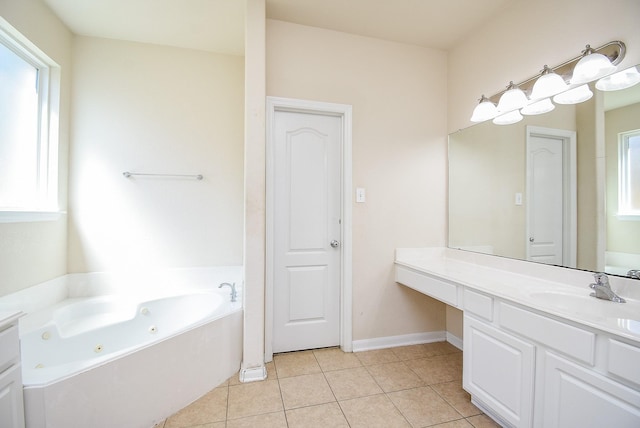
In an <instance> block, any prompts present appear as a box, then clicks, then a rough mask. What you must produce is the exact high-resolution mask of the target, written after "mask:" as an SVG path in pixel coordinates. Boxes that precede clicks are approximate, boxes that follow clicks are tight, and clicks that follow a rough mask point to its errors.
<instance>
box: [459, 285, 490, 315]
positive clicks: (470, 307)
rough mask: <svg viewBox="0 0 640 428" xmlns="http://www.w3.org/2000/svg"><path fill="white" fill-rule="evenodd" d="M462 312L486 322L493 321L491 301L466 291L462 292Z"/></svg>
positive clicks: (481, 295)
mask: <svg viewBox="0 0 640 428" xmlns="http://www.w3.org/2000/svg"><path fill="white" fill-rule="evenodd" d="M463 306H464V310H465V311H468V312H470V313H472V314H474V315H477V316H479V317H481V318H484V319H486V320H488V321H492V320H493V299H492V298H491V297H489V296H486V295H484V294H480V293H476V292H475V291H471V290H468V289H465V290H464V303H463Z"/></svg>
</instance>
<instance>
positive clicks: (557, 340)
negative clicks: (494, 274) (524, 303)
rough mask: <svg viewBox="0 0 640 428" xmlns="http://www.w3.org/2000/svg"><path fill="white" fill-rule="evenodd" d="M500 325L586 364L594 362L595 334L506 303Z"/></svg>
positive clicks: (502, 305)
mask: <svg viewBox="0 0 640 428" xmlns="http://www.w3.org/2000/svg"><path fill="white" fill-rule="evenodd" d="M500 326H501V327H504V328H506V329H508V330H511V331H513V332H515V333H518V334H521V335H523V336H525V337H527V338H530V339H533V340H535V341H536V342H539V343H541V344H543V345H546V346H548V347H550V348H553V349H555V350H557V351H560V352H562V353H564V354H566V355H568V356H570V357H573V358H575V359H577V360H579V361H582V362H584V363H587V364H590V365H593V364H594V361H595V344H596V335H595V334H594V333H591V332H589V331H586V330H582V329H579V328H576V327H573V326H570V325H567V324H564V323H561V322H558V321H555V320H552V319H550V318H546V317H543V316H540V315H537V314H534V313H533V312H529V311H526V310H524V309H520V308H518V307H515V306H512V305H509V304H507V303H502V302H501V303H500Z"/></svg>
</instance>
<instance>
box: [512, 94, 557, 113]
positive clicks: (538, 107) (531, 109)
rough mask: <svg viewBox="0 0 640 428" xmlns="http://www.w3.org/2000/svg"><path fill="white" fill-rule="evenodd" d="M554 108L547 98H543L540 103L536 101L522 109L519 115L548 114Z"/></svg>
mask: <svg viewBox="0 0 640 428" xmlns="http://www.w3.org/2000/svg"><path fill="white" fill-rule="evenodd" d="M554 108H556V106H555V105H554V104H553V103H552V102H551V100H550V99H549V98H544V99H542V100H540V101H536V102H535V103H532V104H529V105H528V106H526V107H523V108H522V109H521V110H520V113H522V114H526V115H533V114H543V113H549V112H550V111H551V110H553V109H554Z"/></svg>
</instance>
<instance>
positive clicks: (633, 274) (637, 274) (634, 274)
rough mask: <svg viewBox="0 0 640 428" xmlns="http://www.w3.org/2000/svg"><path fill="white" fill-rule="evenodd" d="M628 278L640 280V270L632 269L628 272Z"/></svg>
mask: <svg viewBox="0 0 640 428" xmlns="http://www.w3.org/2000/svg"><path fill="white" fill-rule="evenodd" d="M627 276H628V277H629V278H635V279H640V269H631V270H630V271H629V272H627Z"/></svg>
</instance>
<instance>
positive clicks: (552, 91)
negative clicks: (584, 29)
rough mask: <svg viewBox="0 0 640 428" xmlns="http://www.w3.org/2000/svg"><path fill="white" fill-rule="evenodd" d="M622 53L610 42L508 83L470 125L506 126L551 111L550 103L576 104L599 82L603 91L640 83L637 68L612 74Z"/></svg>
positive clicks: (620, 47)
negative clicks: (536, 73) (515, 82)
mask: <svg viewBox="0 0 640 428" xmlns="http://www.w3.org/2000/svg"><path fill="white" fill-rule="evenodd" d="M625 53H626V46H625V44H624V43H623V42H621V41H612V42H609V43H606V44H604V45H602V46H600V47H599V48H596V49H593V48H592V47H591V46H590V45H587V46H586V48H585V49H584V50H583V51H582V55H580V56H578V57H576V58H573V59H571V60H569V61H566V62H564V63H562V64H560V65H558V66H556V67H553V68H551V67H548V66H547V65H545V66H544V68H543V70H542V72H541V73H540V74H538V75H536V76H534V77H531V78H529V79H527V80H525V81H523V82H521V83H518V84H514V83H513V82H510V83H509V86H508V87H507V89H505V90H504V91H502V92H500V93H498V94H496V95H494V96H492V97H490V98H487V97H485V96H484V95H483V96H482V98H481V99H480V103H479V104H478V105H477V106H476V108H475V109H474V111H473V115H472V117H471V121H472V122H484V121H486V120H489V119H493V123H495V124H498V125H507V124H512V123H516V122H519V121H520V120H522V114H525V115H531V114H542V113H546V112H549V111H551V110H553V109H554V108H555V106H554V104H553V103H552V102H551V100H552V99H553V101H554V102H556V103H558V104H577V103H580V102H583V101H586V100H588V99H590V98H591V97H592V96H593V92H591V90H590V89H589V86H588V83H590V82H593V81H595V80H598V79H600V80H599V81H598V83H597V84H596V88H598V89H600V90H605V91H606V90H616V89H623V88H625V87H628V86H625V85H629V86H632V85H634V84H636V83H639V82H640V72H639V71H638V69H637V68H636V67H633V68H632V69H630V70H625V71H624V72H620V73H616V74H612V73H614V72H615V70H616V66H617V65H618V64H619V63H620V62H621V61H622V60H623V59H624V56H625ZM527 95H528V97H527ZM496 104H497V107H496Z"/></svg>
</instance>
